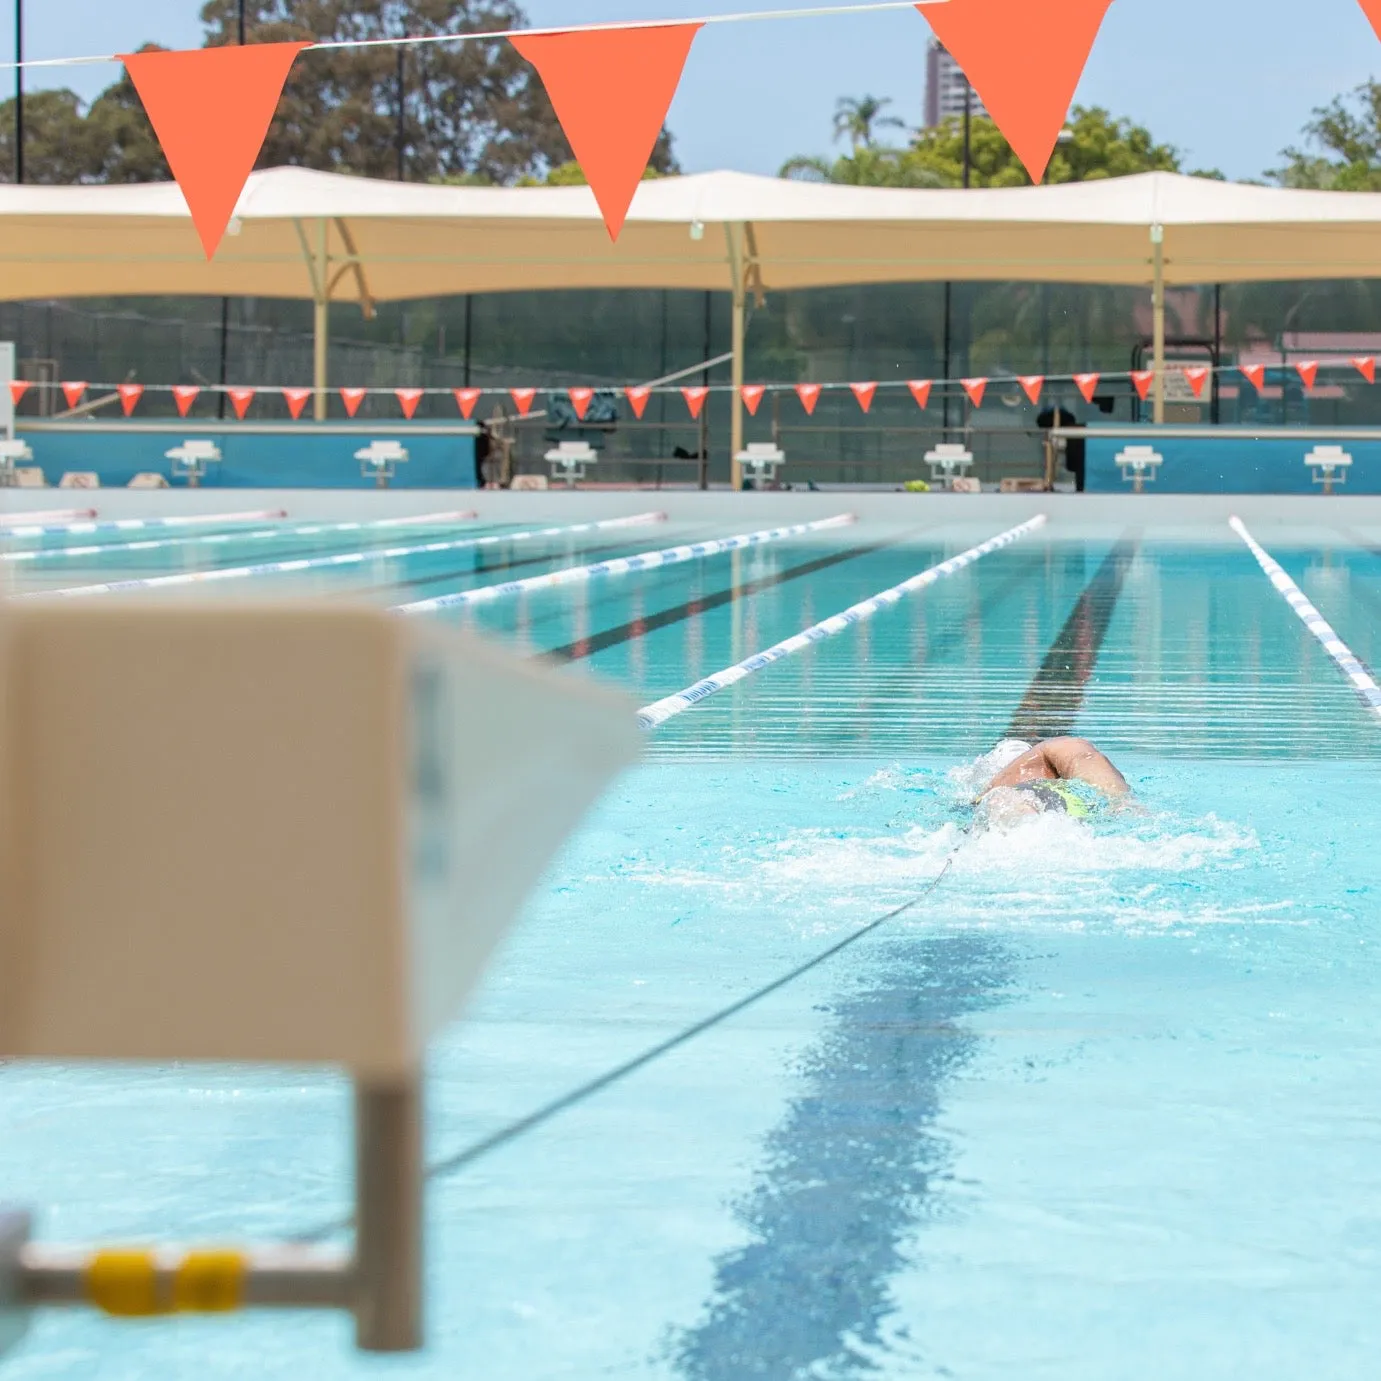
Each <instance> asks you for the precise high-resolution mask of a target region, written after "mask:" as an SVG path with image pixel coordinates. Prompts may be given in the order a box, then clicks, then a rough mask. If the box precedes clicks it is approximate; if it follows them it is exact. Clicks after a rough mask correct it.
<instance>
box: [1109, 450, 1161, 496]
mask: <svg viewBox="0 0 1381 1381" xmlns="http://www.w3.org/2000/svg"><path fill="white" fill-rule="evenodd" d="M1114 460H1115V461H1116V464H1117V468H1118V469H1119V470H1120V471H1121V472H1122V479H1123V482H1124V483H1126V484H1130V485H1131V486H1132V493H1134V494H1140V493H1141V491H1142V489H1143V488H1144V486H1145V485H1146V484H1148V483H1149V482H1151V481H1152V480H1154V479H1155V478H1156V474H1157V472H1158V471H1159V469H1160V467H1161V465H1162V464H1163V463H1164V460H1165V457H1164V456H1162V455H1161V453H1160V452H1159V451H1157V450H1156V448H1155V447H1154V446H1125V447H1123V449H1122V450H1120V451H1119V452H1118V453H1117V455H1116V456H1115V457H1114Z"/></svg>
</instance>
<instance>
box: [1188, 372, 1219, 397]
mask: <svg viewBox="0 0 1381 1381" xmlns="http://www.w3.org/2000/svg"><path fill="white" fill-rule="evenodd" d="M1212 373H1213V371H1212V370H1211V369H1210V368H1209V367H1208V366H1207V365H1206V364H1193V365H1186V366H1185V369H1184V377H1185V379H1186V380H1188V382H1189V387H1190V389H1191V390H1192V391H1193V393H1194V396H1195V397H1196V398H1202V397H1203V396H1204V385H1205V384H1206V383H1207V382H1208V379H1209V375H1210V374H1212Z"/></svg>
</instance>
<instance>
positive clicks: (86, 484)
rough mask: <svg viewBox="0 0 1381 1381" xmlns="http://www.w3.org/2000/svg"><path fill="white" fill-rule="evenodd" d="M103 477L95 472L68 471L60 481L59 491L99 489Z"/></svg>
mask: <svg viewBox="0 0 1381 1381" xmlns="http://www.w3.org/2000/svg"><path fill="white" fill-rule="evenodd" d="M100 487H101V477H100V476H99V475H98V474H97V473H96V472H95V471H94V470H68V471H67V472H66V473H65V474H64V475H63V477H62V478H61V479H60V480H59V481H58V488H59V489H99V488H100Z"/></svg>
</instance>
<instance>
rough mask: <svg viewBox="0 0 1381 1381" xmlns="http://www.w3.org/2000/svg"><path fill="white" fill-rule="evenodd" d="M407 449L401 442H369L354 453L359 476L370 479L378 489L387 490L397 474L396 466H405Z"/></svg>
mask: <svg viewBox="0 0 1381 1381" xmlns="http://www.w3.org/2000/svg"><path fill="white" fill-rule="evenodd" d="M407 458H408V453H407V448H406V447H405V446H404V445H403V443H402V442H401V441H371V442H370V443H369V445H368V446H362V447H361V448H360V449H359V450H358V451H356V452H355V459H356V460H358V461H359V462H360V474H362V475H363V476H364V477H365V479H372V480H373V481H374V483H375V484H377V485H378V486H379V488H380V489H387V488H388V482H389V480H391V479H392V478H393V477H394V475H395V474H397V473H398V466H399V465H402V464H405V463H406V461H407Z"/></svg>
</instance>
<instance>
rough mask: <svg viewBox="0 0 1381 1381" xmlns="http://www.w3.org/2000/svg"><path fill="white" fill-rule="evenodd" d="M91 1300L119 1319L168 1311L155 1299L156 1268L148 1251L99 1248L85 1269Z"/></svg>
mask: <svg viewBox="0 0 1381 1381" xmlns="http://www.w3.org/2000/svg"><path fill="white" fill-rule="evenodd" d="M86 1293H87V1295H88V1296H89V1297H90V1300H91V1303H92V1304H94V1305H95V1306H96V1307H97V1308H98V1309H101V1310H104V1311H105V1312H106V1313H107V1314H114V1315H115V1316H116V1317H117V1318H122V1319H143V1318H148V1317H149V1316H150V1315H153V1314H166V1313H168V1312H169V1310H168V1308H167V1306H166V1305H163V1304H162V1303H161V1302H160V1300H159V1298H158V1271H157V1268H156V1267H155V1265H154V1259H153V1253H152V1252H151V1251H119V1250H114V1251H100V1252H97V1253H96V1254H95V1255H94V1256H93V1257H92V1258H91V1264H90V1265H89V1266H87V1268H86Z"/></svg>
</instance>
